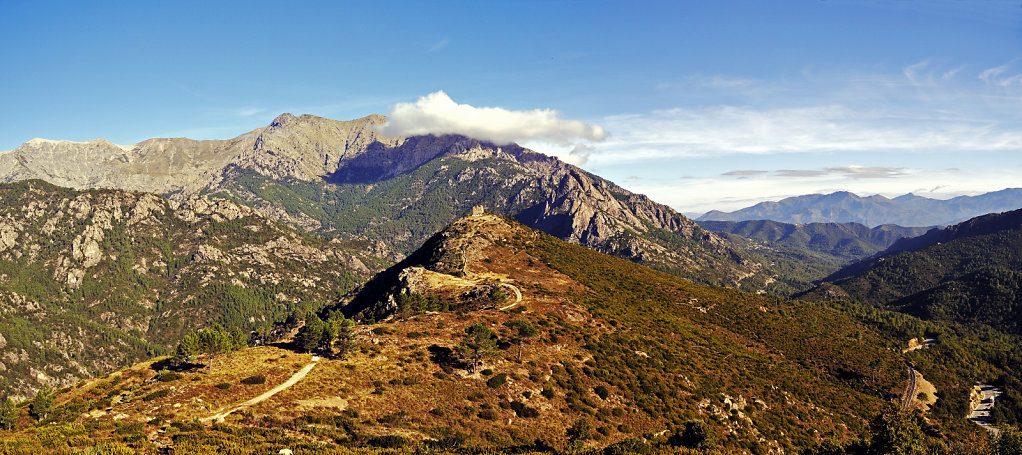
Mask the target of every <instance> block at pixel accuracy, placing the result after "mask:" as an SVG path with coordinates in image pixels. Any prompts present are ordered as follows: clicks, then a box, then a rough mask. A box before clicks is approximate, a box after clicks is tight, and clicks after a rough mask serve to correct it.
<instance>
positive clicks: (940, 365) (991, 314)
mask: <svg viewBox="0 0 1022 455" xmlns="http://www.w3.org/2000/svg"><path fill="white" fill-rule="evenodd" d="M1020 251H1022V210H1016V211H1013V212H1006V213H1000V214H990V215H985V216H982V217H977V218H974V219H972V220H969V221H967V222H965V223H961V224H959V225H956V226H951V227H948V228H946V229H942V230H934V231H931V232H929V233H927V234H926V235H923V236H921V237H917V238H912V239H905V240H902V241H899V242H896V243H895V244H894V245H893V246H892V247H891V248H890V249H889V250H888V251H887V252H885V253H883V254H882V255H880V256H878V257H876V258H872V259H869V260H866V261H863V262H860V263H857V264H854V265H852V266H849V267H848V268H846V269H844V270H842V271H840V272H838V273H836V274H835V275H834V276H835V277H840V278H838V279H836V280H835V281H834V282H832V283H823V284H821V285H820V286H819V287H818V288H816V289H814V290H813V291H811V292H810V293H808V294H807V295H806V296H805V298H810V299H815V300H826V299H845V298H852V299H855V300H858V301H860V302H863V303H865V304H868V305H871V306H875V307H877V308H881V309H888V310H896V311H899V312H903V313H906V314H909V315H912V316H916V317H918V318H921V319H923V320H926V321H929V322H927V323H926V326H925V328H923V327H918V328H916V329H913V330H914V331H915V333H916V334H917V335H914V336H919V337H923V336H924V335H925V336H937V338H938V339H939V340H940V341H939V343H938V344H937V345H935V346H933V347H930V348H928V349H923V350H920V351H916V352H913V353H911V354H909V355H910V356H911V358H912V359H913V361H914V362H915V363H916V365H917V368H918V369H919V371H921V372H922V373H923V374H924V375H925V377H926V378H927V379H928V380H930V381H931V382H933V383H934V385H935V386H936V387H937V390H938V394H939V395H940V399H939V400H938V401H937V404H936V406H935V407H934V408H933V410H932V411H933V413H934V414H935V415H940V416H946V417H947V418H948V419H950V418H951V417H953V416H961V415H964V414H965V413H966V412H967V409H968V408H967V406H968V405H967V403H968V394H969V390H970V388H971V387H972V385H974V384H976V383H979V382H984V383H992V384H995V385H998V386H1001V387H1002V388H1003V389H1004V395H1003V397H1002V399H1000V400H998V402H997V404H996V406H995V407H994V411H993V417H994V420H995V421H996V422H998V423H1002V424H1012V425H1015V424H1018V423H1019V419H1020V418H1022V383H1020V382H1019V378H1022V340H1020V339H1019V335H1020V334H1022V332H1020V326H1019V320H1020V318H1022V311H1020V306H1019V295H1020V286H1022V256H1020V255H1019V252H1020ZM881 311H882V310H881ZM885 314H895V313H893V312H889V313H885Z"/></svg>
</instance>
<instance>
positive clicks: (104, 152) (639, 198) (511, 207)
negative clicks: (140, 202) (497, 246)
mask: <svg viewBox="0 0 1022 455" xmlns="http://www.w3.org/2000/svg"><path fill="white" fill-rule="evenodd" d="M385 121H386V118H385V117H382V116H378V115H371V116H367V117H363V118H360V119H357V120H352V121H336V120H329V119H324V118H320V117H315V116H311V115H303V116H300V117H296V116H293V115H291V114H282V115H280V116H279V117H277V118H276V119H275V120H273V122H272V123H271V124H270V125H268V126H266V127H263V128H258V129H256V130H253V131H251V132H249V133H246V134H243V135H241V136H238V137H236V138H234V139H229V140H219V141H194V140H190V139H150V140H146V141H142V142H139V143H138V144H135V145H132V146H119V145H115V144H112V143H110V142H107V141H104V140H95V141H90V142H80V143H78V142H68V141H48V140H41V139H34V140H32V141H29V142H26V143H25V144H23V145H22V146H20V147H18V148H17V149H14V150H12V151H9V152H5V153H2V154H0V180H3V181H17V180H23V179H26V178H39V179H44V180H46V181H48V182H51V183H53V184H56V185H62V186H69V187H73V188H81V189H84V188H97V187H113V188H120V189H127V190H135V191H147V192H155V193H159V194H163V195H166V196H168V197H169V198H170V199H171V200H172V201H181V200H185V199H187V198H189V197H193V196H196V195H208V196H210V197H213V198H223V199H228V200H231V201H233V202H235V203H238V204H242V205H246V206H249V207H252V208H253V209H255V210H256V211H258V212H259V213H260V214H262V215H263V216H266V217H268V218H271V219H275V220H278V221H284V222H287V223H289V224H291V225H293V226H295V227H297V228H299V229H301V230H304V231H306V232H309V233H315V234H319V235H325V236H328V237H336V238H370V239H374V240H380V241H382V242H385V243H386V244H387V245H388V246H389V247H391V248H392V249H394V250H396V251H398V252H399V253H402V254H407V253H410V252H411V251H412V250H413V249H414V248H416V247H417V246H418V245H420V244H421V243H422V242H423V241H424V240H426V239H427V238H428V237H429V236H431V235H433V234H434V233H435V232H437V231H438V230H440V229H441V228H443V227H444V226H445V225H446V224H447V223H450V222H451V221H453V220H454V219H456V218H458V217H459V216H462V215H464V214H466V213H469V211H470V210H471V208H472V207H473V206H475V205H483V206H485V207H486V209H487V210H488V211H490V212H492V213H498V214H504V215H508V216H511V217H514V218H515V219H517V220H519V221H521V222H523V223H525V224H526V225H528V226H530V227H534V228H537V229H540V230H542V231H545V232H547V233H550V234H552V235H554V236H557V237H558V238H561V239H564V240H567V241H570V242H574V243H577V244H580V245H583V246H587V247H590V248H593V249H596V250H599V251H602V252H606V253H610V254H614V255H617V256H620V257H625V258H628V259H630V260H633V261H636V262H639V263H642V264H645V265H649V266H651V267H656V268H658V269H661V270H665V271H669V272H671V273H674V274H677V275H679V276H683V277H687V278H690V279H694V280H697V281H702V282H706V283H718V284H724V285H729V286H742V287H744V288H747V289H758V288H761V287H762V286H763V285H764V283H765V282H766V281H767V280H768V277H767V276H766V274H765V273H763V272H762V264H760V263H757V262H755V261H753V260H751V259H749V258H748V257H746V256H745V255H744V254H743V253H742V252H741V251H739V250H738V249H736V248H734V247H733V246H732V245H731V244H730V243H729V242H727V241H726V240H724V239H722V238H720V237H719V236H717V235H715V234H713V233H710V232H707V231H705V230H703V229H701V228H700V227H699V226H697V225H696V224H695V223H694V222H692V221H691V220H689V219H688V218H686V217H684V216H682V215H681V214H679V213H678V212H676V211H674V210H673V209H671V208H670V207H667V206H665V205H662V204H657V203H655V202H653V201H651V200H650V199H649V198H647V197H645V196H643V195H640V194H633V193H631V192H629V191H627V190H625V189H623V188H621V187H619V186H617V185H615V184H613V183H611V182H609V181H607V180H604V179H602V178H600V177H597V176H595V175H592V174H589V173H587V172H585V171H583V170H582V169H579V168H577V167H575V166H571V165H569V164H566V163H563V162H561V161H560V160H558V159H556V158H552V157H549V156H546V155H542V154H539V153H536V152H533V151H530V150H527V149H524V148H522V147H519V146H517V145H514V144H511V145H505V146H498V145H495V144H491V143H486V142H482V141H478V140H475V139H470V138H468V137H464V136H458V135H445V136H432V135H429V136H413V137H407V138H392V137H386V136H383V135H381V134H380V133H379V132H378V130H377V127H378V126H379V125H381V124H383V123H384V122H385Z"/></svg>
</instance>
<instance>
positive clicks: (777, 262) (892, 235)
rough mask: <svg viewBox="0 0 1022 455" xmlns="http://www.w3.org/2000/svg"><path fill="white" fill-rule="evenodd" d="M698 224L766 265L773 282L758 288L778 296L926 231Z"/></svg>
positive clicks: (858, 226)
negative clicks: (904, 238) (903, 238)
mask: <svg viewBox="0 0 1022 455" xmlns="http://www.w3.org/2000/svg"><path fill="white" fill-rule="evenodd" d="M699 225H700V226H702V227H703V228H705V229H707V230H710V231H714V232H717V233H719V234H721V235H722V236H724V237H725V238H727V239H728V240H729V241H731V242H732V243H733V244H734V245H735V246H737V247H740V248H741V249H743V250H745V251H746V252H747V254H748V255H749V257H751V258H755V260H756V261H757V262H760V263H763V264H769V267H768V268H767V269H768V270H769V271H770V273H771V274H772V277H773V279H774V281H773V282H771V283H768V284H766V285H765V286H763V288H764V289H765V290H767V291H770V292H772V293H774V294H778V295H782V296H790V295H793V294H796V293H798V292H804V291H807V290H809V289H810V288H811V287H812V286H813V282H815V281H818V280H821V279H823V278H824V277H826V276H828V275H830V274H832V273H834V272H836V271H838V270H839V269H840V268H841V267H842V266H844V265H847V264H848V263H849V262H851V261H854V260H858V259H862V258H864V257H866V256H870V255H873V254H875V253H877V252H880V251H881V250H884V249H886V248H887V247H889V246H890V245H891V244H892V243H894V242H895V241H896V240H898V239H900V238H902V237H909V236H914V235H919V234H922V233H924V232H926V231H927V229H926V228H903V227H900V226H892V225H885V226H877V227H875V228H873V229H870V228H867V227H865V226H863V225H861V224H857V223H840V224H839V223H809V224H787V223H781V222H778V221H769V220H754V221H739V222H734V221H700V222H699Z"/></svg>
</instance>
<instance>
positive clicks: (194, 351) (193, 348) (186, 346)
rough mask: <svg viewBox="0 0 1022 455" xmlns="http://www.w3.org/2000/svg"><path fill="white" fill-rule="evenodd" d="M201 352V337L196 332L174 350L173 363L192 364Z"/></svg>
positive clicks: (186, 336) (184, 339)
mask: <svg viewBox="0 0 1022 455" xmlns="http://www.w3.org/2000/svg"><path fill="white" fill-rule="evenodd" d="M199 352H200V348H199V337H198V336H197V335H196V334H195V333H194V332H192V333H189V334H187V335H185V336H184V338H181V341H180V342H178V343H177V348H175V349H174V358H173V362H174V363H175V364H177V365H181V364H183V363H186V362H191V361H192V359H193V358H194V357H195V356H196V355H198V354H199Z"/></svg>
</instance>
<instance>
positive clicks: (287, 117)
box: [270, 112, 296, 128]
mask: <svg viewBox="0 0 1022 455" xmlns="http://www.w3.org/2000/svg"><path fill="white" fill-rule="evenodd" d="M295 119H296V118H295V116H294V114H291V113H290V112H285V113H283V114H280V115H278V116H277V118H275V119H273V121H272V122H270V128H280V127H282V126H287V125H288V124H289V123H291V122H294V121H295Z"/></svg>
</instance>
